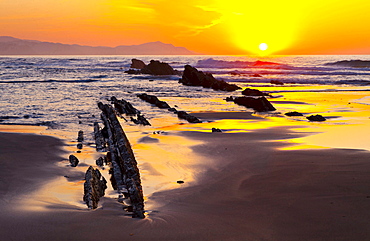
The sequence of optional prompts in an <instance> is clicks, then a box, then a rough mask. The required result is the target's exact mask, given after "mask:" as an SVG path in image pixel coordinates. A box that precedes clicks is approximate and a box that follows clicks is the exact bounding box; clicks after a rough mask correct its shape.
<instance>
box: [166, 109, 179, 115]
mask: <svg viewBox="0 0 370 241" xmlns="http://www.w3.org/2000/svg"><path fill="white" fill-rule="evenodd" d="M168 111H169V112H173V113H175V114H177V110H176V108H169V109H168Z"/></svg>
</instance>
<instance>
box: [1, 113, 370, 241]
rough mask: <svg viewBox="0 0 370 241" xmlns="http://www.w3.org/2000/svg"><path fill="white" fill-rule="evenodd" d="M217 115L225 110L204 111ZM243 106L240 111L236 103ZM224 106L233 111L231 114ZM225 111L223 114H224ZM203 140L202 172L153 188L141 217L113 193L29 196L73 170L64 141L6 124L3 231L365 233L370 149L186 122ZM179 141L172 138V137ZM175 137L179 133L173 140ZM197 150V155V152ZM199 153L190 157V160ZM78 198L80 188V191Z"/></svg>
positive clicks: (198, 235) (42, 236)
mask: <svg viewBox="0 0 370 241" xmlns="http://www.w3.org/2000/svg"><path fill="white" fill-rule="evenodd" d="M202 115H203V117H204V118H209V119H212V118H220V117H222V116H220V115H222V114H220V113H208V114H207V113H203V114H202ZM236 115H237V113H236ZM231 117H232V116H230V114H228V116H227V118H231ZM225 118H226V117H225ZM170 135H177V136H181V137H183V138H186V139H189V140H193V141H194V142H195V143H198V144H197V145H195V146H192V147H191V148H192V151H193V153H192V158H196V160H195V161H196V162H197V163H198V164H197V165H193V169H194V170H197V166H199V167H201V168H200V169H201V170H202V171H200V172H197V173H196V176H195V179H196V181H195V182H193V183H191V184H190V185H187V183H185V184H184V185H182V186H180V187H179V188H178V189H173V190H167V191H162V192H156V193H154V194H153V195H151V196H149V197H148V201H147V202H148V203H150V205H149V206H150V207H151V209H150V210H148V215H147V218H146V219H144V220H139V219H132V218H130V217H129V216H127V215H126V214H125V213H124V212H123V210H122V207H121V206H120V204H119V203H118V202H116V200H114V199H112V198H102V200H101V205H100V207H99V208H98V209H97V210H94V211H91V210H87V209H86V208H83V207H81V206H76V205H71V204H68V203H65V202H61V201H60V202H58V201H57V200H55V199H53V200H52V201H50V200H47V198H45V197H42V198H44V200H43V202H44V203H43V204H44V209H41V210H40V209H33V208H32V205H33V203H32V202H31V201H32V200H28V199H29V198H32V197H34V196H35V195H34V193H35V192H36V193H37V189H40V188H42V185H43V184H46V183H48V182H51V181H52V180H53V179H57V178H60V177H63V176H64V175H70V174H71V170H70V168H67V167H66V166H65V165H64V166H63V165H58V163H60V162H61V161H62V160H63V159H66V156H68V154H67V153H64V152H62V150H61V147H62V146H63V142H62V141H60V140H58V139H56V138H52V137H47V136H39V135H31V134H14V133H12V134H10V133H0V143H1V144H0V162H1V165H2V167H1V169H0V174H1V175H0V180H1V186H0V193H1V207H0V213H1V217H0V233H1V239H5V240H282V241H283V240H284V241H286V240H367V239H368V237H370V230H369V229H368V227H369V225H370V212H369V211H368V210H370V175H369V172H370V162H369V160H370V152H368V151H364V150H355V149H353V150H351V149H311V150H309V149H308V150H282V149H283V148H284V147H287V146H288V145H289V143H286V142H281V140H286V139H289V138H292V137H300V136H304V135H305V134H304V133H297V132H294V131H292V130H290V129H289V127H287V126H282V127H273V128H266V129H259V130H255V131H250V132H244V133H227V132H225V133H211V132H202V131H180V132H173V133H170ZM174 144H176V143H174ZM177 144H178V143H177ZM194 156H195V157H194ZM193 161H194V160H193ZM81 198H82V194H81Z"/></svg>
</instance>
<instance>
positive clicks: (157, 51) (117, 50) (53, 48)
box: [0, 36, 196, 55]
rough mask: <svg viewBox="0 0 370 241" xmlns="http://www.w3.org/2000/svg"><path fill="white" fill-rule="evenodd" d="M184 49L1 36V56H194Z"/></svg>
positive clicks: (165, 46)
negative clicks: (74, 42)
mask: <svg viewBox="0 0 370 241" xmlns="http://www.w3.org/2000/svg"><path fill="white" fill-rule="evenodd" d="M192 54H196V53H194V52H192V51H190V50H188V49H186V48H184V47H175V46H173V45H172V44H165V43H162V42H159V41H157V42H150V43H145V44H139V45H121V46H117V47H101V46H99V47H93V46H83V45H77V44H61V43H51V42H41V41H37V40H24V39H18V38H13V37H9V36H0V55H192Z"/></svg>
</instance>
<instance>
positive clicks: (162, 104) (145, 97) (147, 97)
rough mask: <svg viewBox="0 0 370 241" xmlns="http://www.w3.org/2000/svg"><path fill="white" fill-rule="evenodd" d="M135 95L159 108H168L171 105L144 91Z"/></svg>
mask: <svg viewBox="0 0 370 241" xmlns="http://www.w3.org/2000/svg"><path fill="white" fill-rule="evenodd" d="M137 97H139V98H140V99H142V100H144V101H146V102H149V103H150V104H153V105H156V106H157V107H158V108H161V109H170V108H171V106H169V105H168V104H167V103H166V102H165V101H161V100H159V99H158V97H157V96H154V95H148V94H146V93H143V94H138V95H137Z"/></svg>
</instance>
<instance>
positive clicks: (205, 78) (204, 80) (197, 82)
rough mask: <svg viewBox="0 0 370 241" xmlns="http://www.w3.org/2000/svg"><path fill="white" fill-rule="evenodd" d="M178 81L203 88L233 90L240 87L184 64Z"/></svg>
mask: <svg viewBox="0 0 370 241" xmlns="http://www.w3.org/2000/svg"><path fill="white" fill-rule="evenodd" d="M179 83H182V84H183V85H189V86H202V87H204V88H212V89H214V90H222V91H235V90H237V89H240V87H239V86H237V85H235V84H229V83H227V82H225V81H223V80H217V79H215V78H214V77H213V75H212V74H210V73H203V72H202V71H198V70H197V69H196V68H194V67H192V66H190V65H185V70H184V73H183V75H182V78H181V79H180V80H179Z"/></svg>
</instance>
